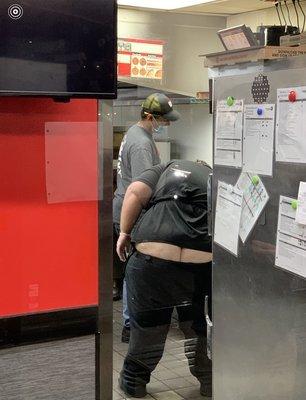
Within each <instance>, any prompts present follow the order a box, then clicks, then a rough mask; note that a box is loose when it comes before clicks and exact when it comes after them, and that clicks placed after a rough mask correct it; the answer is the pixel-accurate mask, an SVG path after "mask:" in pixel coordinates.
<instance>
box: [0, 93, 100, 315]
mask: <svg viewBox="0 0 306 400" xmlns="http://www.w3.org/2000/svg"><path fill="white" fill-rule="evenodd" d="M53 122H57V123H59V122H65V123H66V122H72V124H71V125H70V124H64V126H65V131H64V132H61V134H62V135H64V136H65V135H66V136H67V138H69V140H68V141H65V140H63V139H62V138H61V140H58V141H57V142H56V143H54V139H53V143H52V151H53V154H54V148H56V146H58V149H59V154H61V157H62V160H61V162H58V164H57V165H58V171H56V170H55V171H54V169H53V173H52V177H53V184H54V176H55V177H56V175H57V174H58V176H60V175H61V174H65V170H66V168H65V165H67V170H68V169H69V179H70V181H69V180H68V181H67V179H63V180H62V182H65V185H66V186H67V185H68V186H69V185H71V187H70V189H69V190H71V191H73V190H72V188H73V185H77V184H78V175H79V176H80V174H82V173H83V171H85V168H86V171H87V172H88V170H89V171H90V176H91V178H90V179H91V182H94V183H93V184H94V185H97V182H98V178H97V101H96V100H72V101H71V102H69V103H55V102H54V101H53V100H52V99H29V98H0V177H1V179H0V317H4V316H10V315H20V314H27V313H36V312H44V311H49V310H59V309H66V308H74V307H83V306H88V305H93V304H96V303H97V286H98V267H97V265H98V233H97V231H98V225H97V224H98V220H97V217H98V205H97V200H92V198H93V196H92V194H93V193H97V187H96V186H95V187H94V188H91V189H92V190H91V197H90V201H78V198H74V199H73V201H65V197H64V198H63V200H62V202H57V203H50V202H48V195H47V186H48V184H47V183H48V182H47V178H46V176H47V175H48V174H47V175H46V162H47V160H46V153H45V149H46V147H45V146H46V140H45V138H46V135H45V129H46V126H47V125H48V124H50V123H53ZM75 122H79V123H85V122H86V123H88V122H90V124H83V125H82V126H84V127H85V128H84V136H83V137H82V133H80V132H82V131H80V130H79V131H78V141H77V144H76V145H72V142H71V138H72V137H73V127H74V126H75V124H73V123H75ZM80 137H81V138H80ZM55 145H56V146H55ZM54 146H55V147H54ZM65 146H66V147H65ZM80 154H83V155H86V157H84V156H83V157H82V158H81V157H80ZM82 160H83V161H82ZM57 161H59V160H58V159H57ZM85 161H86V162H85ZM84 162H85V164H84V165H83V163H84ZM59 166H60V167H59ZM68 166H69V167H70V168H68ZM71 166H73V168H75V170H76V174H75V176H73V174H72V173H71V171H72V168H71ZM54 168H57V167H56V166H55V167H54ZM86 171H85V172H86ZM87 172H86V173H87ZM86 173H85V176H86ZM93 175H94V176H93ZM80 180H81V181H82V179H80ZM61 184H62V183H61ZM67 190H68V189H66V192H67ZM69 190H68V191H69ZM86 190H88V188H87V189H86ZM79 192H80V191H79V190H78V191H76V192H75V193H79ZM85 197H86V196H85ZM82 200H83V199H82Z"/></svg>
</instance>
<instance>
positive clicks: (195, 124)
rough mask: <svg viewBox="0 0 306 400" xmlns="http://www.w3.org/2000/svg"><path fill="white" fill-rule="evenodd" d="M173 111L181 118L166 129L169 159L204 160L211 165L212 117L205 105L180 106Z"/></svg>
mask: <svg viewBox="0 0 306 400" xmlns="http://www.w3.org/2000/svg"><path fill="white" fill-rule="evenodd" d="M175 109H176V110H177V111H179V112H180V113H181V116H182V118H181V119H180V120H179V121H177V122H173V123H172V124H171V126H170V127H169V128H168V135H169V137H170V139H171V140H172V142H173V143H172V145H171V153H172V154H171V158H180V159H184V160H191V161H196V160H197V159H199V160H204V161H206V162H207V163H208V164H209V165H212V156H213V147H212V143H213V132H212V116H211V115H210V114H209V108H208V105H207V104H190V105H189V104H181V105H176V106H175Z"/></svg>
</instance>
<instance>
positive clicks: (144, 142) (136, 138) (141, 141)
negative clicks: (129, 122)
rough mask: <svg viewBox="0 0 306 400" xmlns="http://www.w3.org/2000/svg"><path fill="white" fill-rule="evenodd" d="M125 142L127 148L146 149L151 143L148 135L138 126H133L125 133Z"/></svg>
mask: <svg viewBox="0 0 306 400" xmlns="http://www.w3.org/2000/svg"><path fill="white" fill-rule="evenodd" d="M126 141H127V143H128V145H129V146H133V147H139V148H141V147H143V148H147V147H148V146H150V145H151V143H152V138H151V137H150V134H149V133H148V132H146V131H145V130H144V129H143V128H141V127H140V126H138V125H133V126H131V127H130V129H129V130H128V131H127V132H126Z"/></svg>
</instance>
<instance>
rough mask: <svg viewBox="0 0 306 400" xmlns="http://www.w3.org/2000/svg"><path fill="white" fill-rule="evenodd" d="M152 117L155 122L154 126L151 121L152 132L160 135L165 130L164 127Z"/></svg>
mask: <svg viewBox="0 0 306 400" xmlns="http://www.w3.org/2000/svg"><path fill="white" fill-rule="evenodd" d="M153 119H154V122H155V126H154V124H153V123H152V128H153V131H154V133H156V134H158V135H161V134H162V133H164V132H165V127H164V126H163V125H160V124H159V123H158V122H157V121H156V119H155V118H154V117H153Z"/></svg>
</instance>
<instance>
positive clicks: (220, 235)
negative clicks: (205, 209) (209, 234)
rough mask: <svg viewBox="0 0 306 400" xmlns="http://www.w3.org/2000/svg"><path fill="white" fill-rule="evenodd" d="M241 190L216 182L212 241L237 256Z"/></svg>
mask: <svg viewBox="0 0 306 400" xmlns="http://www.w3.org/2000/svg"><path fill="white" fill-rule="evenodd" d="M242 198H243V195H242V191H240V190H239V189H237V188H236V187H234V186H232V185H228V184H227V183H224V182H220V181H219V182H218V194H217V205H216V217H215V234H214V241H215V242H216V243H218V244H219V245H220V246H222V247H224V248H225V249H227V250H228V251H230V252H231V253H233V254H234V255H235V256H238V242H239V227H240V218H241V210H242Z"/></svg>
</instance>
